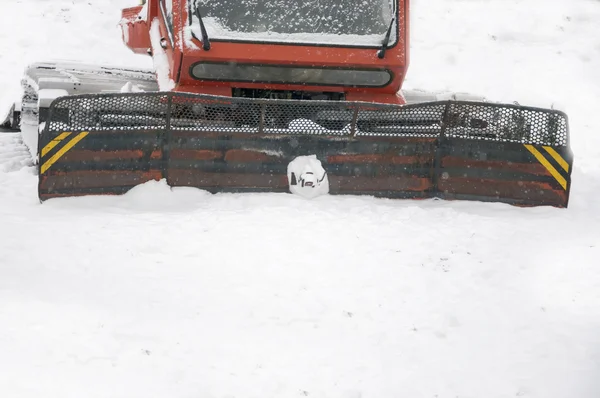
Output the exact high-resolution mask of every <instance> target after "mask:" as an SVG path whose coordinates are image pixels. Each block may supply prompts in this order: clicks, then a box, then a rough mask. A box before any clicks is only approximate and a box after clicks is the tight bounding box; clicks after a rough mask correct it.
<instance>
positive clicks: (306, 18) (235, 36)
mask: <svg viewBox="0 0 600 398" xmlns="http://www.w3.org/2000/svg"><path fill="white" fill-rule="evenodd" d="M395 1H396V0H197V1H196V5H197V7H199V11H200V13H201V15H202V19H203V22H204V24H205V26H206V30H207V32H208V36H209V38H211V39H227V40H252V41H276V42H302V43H314V44H318V43H320V44H324V43H325V44H337V45H357V46H361V45H362V46H364V45H370V46H373V45H380V44H381V43H382V41H383V38H384V36H385V34H386V31H387V29H388V26H389V24H390V21H391V19H392V17H393V16H394V12H393V10H394V8H395V7H394V2H395ZM193 29H194V32H195V34H196V36H197V37H199V38H200V37H201V34H200V26H199V22H198V20H197V18H194V27H193ZM395 31H396V30H395V29H394V31H393V34H392V36H391V37H390V45H391V44H394V43H395V41H396V34H395V33H396V32H395Z"/></svg>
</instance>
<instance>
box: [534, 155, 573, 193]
mask: <svg viewBox="0 0 600 398" xmlns="http://www.w3.org/2000/svg"><path fill="white" fill-rule="evenodd" d="M525 148H527V150H528V151H529V152H531V154H532V155H533V156H535V158H536V159H537V160H538V162H540V163H541V164H542V165H543V166H544V167H545V168H546V170H548V171H549V172H550V174H552V176H553V177H554V178H555V179H556V181H558V183H559V184H560V186H561V187H562V188H563V189H564V190H565V191H566V190H567V180H565V178H564V177H563V176H562V175H561V174H560V173H559V172H558V170H556V169H555V168H554V166H552V164H550V162H549V161H548V160H547V159H546V158H545V157H544V155H542V154H541V153H540V151H538V150H537V149H535V148H534V147H533V145H527V144H525Z"/></svg>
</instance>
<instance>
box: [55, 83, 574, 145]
mask: <svg viewBox="0 0 600 398" xmlns="http://www.w3.org/2000/svg"><path fill="white" fill-rule="evenodd" d="M140 129H141V130H163V131H168V130H169V129H171V130H173V131H190V132H193V131H198V132H202V131H205V132H223V133H247V134H263V135H324V136H354V137H357V138H358V137H361V136H363V137H364V136H369V137H382V138H384V137H433V138H435V137H441V136H445V137H449V138H465V139H477V140H490V141H498V142H517V143H523V144H534V145H548V146H556V147H560V146H568V145H569V132H568V122H567V117H566V115H565V114H563V113H562V112H559V111H555V110H549V109H539V108H530V107H523V106H518V105H507V104H495V103H477V102H464V101H443V102H429V103H419V104H411V105H404V106H399V105H385V104H373V103H360V102H335V101H297V100H268V99H247V98H230V97H219V96H208V95H196V94H186V93H160V92H153V93H126V94H93V95H79V96H70V97H62V98H59V99H57V100H56V101H55V102H54V103H53V104H52V106H51V108H50V114H49V119H48V122H47V125H46V132H61V131H102V130H109V131H128V130H140Z"/></svg>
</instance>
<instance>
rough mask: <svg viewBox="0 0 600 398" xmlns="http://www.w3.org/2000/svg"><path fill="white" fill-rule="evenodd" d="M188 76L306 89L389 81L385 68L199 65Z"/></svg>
mask: <svg viewBox="0 0 600 398" xmlns="http://www.w3.org/2000/svg"><path fill="white" fill-rule="evenodd" d="M190 74H191V76H192V77H193V78H195V79H198V80H211V81H229V82H245V83H270V84H300V85H306V86H347V87H383V86H386V85H388V84H389V83H390V82H391V81H392V73H391V72H390V71H389V70H386V69H347V68H319V67H306V66H287V65H254V64H237V63H231V62H229V63H208V62H199V63H196V64H194V65H192V67H191V69H190Z"/></svg>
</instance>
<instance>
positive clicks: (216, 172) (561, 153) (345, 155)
mask: <svg viewBox="0 0 600 398" xmlns="http://www.w3.org/2000/svg"><path fill="white" fill-rule="evenodd" d="M38 147H39V168H40V171H39V197H40V200H41V201H44V200H47V199H50V198H55V197H64V196H80V195H96V194H109V195H116V194H123V193H125V192H127V191H128V190H130V189H131V188H133V187H134V186H136V185H139V184H142V183H145V182H147V181H150V180H159V179H166V181H167V183H168V184H169V185H170V186H185V187H197V188H200V189H204V190H208V191H210V192H290V187H289V183H290V181H288V178H287V174H286V171H287V166H288V164H289V163H290V162H292V161H293V160H294V159H295V158H296V157H298V156H304V155H316V157H317V159H319V160H320V161H321V163H322V165H323V167H324V169H325V170H326V172H327V175H328V179H329V184H330V189H329V193H330V194H351V195H373V196H377V197H386V198H441V199H448V200H453V199H457V200H477V201H488V202H504V203H509V204H513V205H521V206H540V205H548V206H556V207H567V205H568V200H569V191H570V186H571V171H572V164H573V154H572V152H571V149H570V147H569V131H568V121H567V117H566V115H565V114H563V113H562V112H559V111H555V110H549V109H539V108H529V107H522V106H517V105H505V104H495V103H481V102H464V101H442V102H427V103H419V104H411V105H404V106H397V105H382V104H372V103H353V102H334V101H295V100H268V99H245V98H229V97H217V96H207V95H195V94H183V93H156V92H155V93H127V94H97V95H79V96H71V97H62V98H58V99H57V100H55V101H54V102H53V103H52V105H51V107H50V109H49V115H48V122H47V123H46V126H45V129H44V130H43V132H42V133H41V135H40V143H39V145H38Z"/></svg>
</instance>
